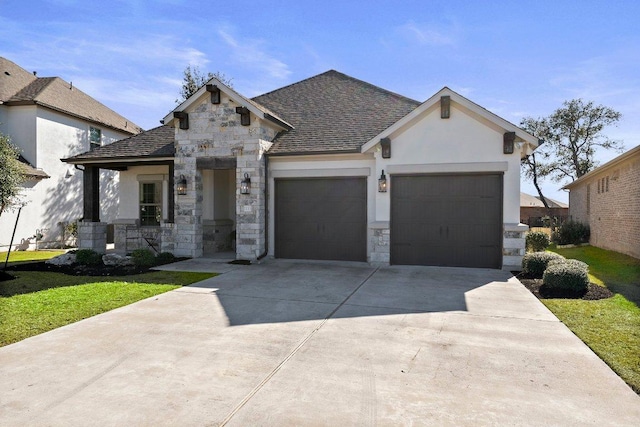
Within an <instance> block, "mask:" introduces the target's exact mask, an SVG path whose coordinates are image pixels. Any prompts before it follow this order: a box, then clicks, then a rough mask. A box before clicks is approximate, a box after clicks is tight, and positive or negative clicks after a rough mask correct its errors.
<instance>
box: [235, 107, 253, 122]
mask: <svg viewBox="0 0 640 427" xmlns="http://www.w3.org/2000/svg"><path fill="white" fill-rule="evenodd" d="M236 113H238V114H240V124H241V125H242V126H249V125H250V124H251V115H250V114H249V109H248V108H247V107H236Z"/></svg>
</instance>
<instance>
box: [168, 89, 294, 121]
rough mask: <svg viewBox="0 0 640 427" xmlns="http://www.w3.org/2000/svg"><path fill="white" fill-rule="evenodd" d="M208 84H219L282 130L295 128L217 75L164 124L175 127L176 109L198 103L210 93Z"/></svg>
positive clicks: (239, 101)
mask: <svg viewBox="0 0 640 427" xmlns="http://www.w3.org/2000/svg"><path fill="white" fill-rule="evenodd" d="M208 84H213V85H216V86H218V88H219V89H220V91H221V92H223V93H224V94H225V95H227V96H228V97H229V98H230V99H231V100H232V101H233V102H235V103H236V104H238V106H239V107H247V109H248V110H249V111H250V112H252V113H253V114H254V115H255V116H256V117H258V118H260V119H262V120H268V121H269V122H271V123H274V124H275V125H276V126H278V127H279V128H281V129H282V130H291V129H293V125H291V124H290V123H287V122H286V121H285V120H283V119H281V118H280V117H278V116H276V115H275V114H274V113H271V112H270V111H269V110H267V109H266V108H264V109H263V108H260V107H259V106H258V104H256V103H255V102H254V101H251V100H249V99H248V98H245V97H244V96H242V95H240V94H239V93H238V92H236V91H235V90H233V89H231V88H230V87H229V86H227V85H225V84H224V83H222V82H221V81H220V80H218V79H216V78H215V77H214V78H212V79H211V80H209V81H208V82H207V83H206V84H204V85H202V87H201V88H200V89H198V91H197V92H196V93H194V94H193V95H191V96H190V97H189V98H187V99H185V100H184V101H183V102H182V103H181V104H180V105H178V106H177V107H176V108H174V109H173V110H171V112H170V113H169V114H167V115H166V116H165V118H164V120H163V122H164V124H166V125H168V126H172V127H173V126H174V122H175V120H177V119H176V118H174V117H173V113H174V111H185V110H188V109H189V107H191V106H192V105H194V104H197V102H198V100H199V99H200V97H201V96H203V95H206V94H207V93H208V92H207V85H208Z"/></svg>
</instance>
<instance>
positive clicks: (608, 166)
mask: <svg viewBox="0 0 640 427" xmlns="http://www.w3.org/2000/svg"><path fill="white" fill-rule="evenodd" d="M633 156H640V145H638V146H637V147H635V148H632V149H631V150H629V151H627V152H626V153H622V154H620V155H619V156H618V157H616V158H615V159H613V160H610V161H608V162H607V163H605V164H604V165H602V166H598V167H597V168H595V169H594V170H592V171H591V172H589V173H586V174H584V175H582V176H581V177H580V178H578V179H576V180H575V181H573V182H572V183H570V184H567V185H565V186H564V187H562V189H563V190H564V189H569V190H570V189H571V188H573V187H575V186H576V185H578V184H581V183H583V182H585V181H587V180H589V179H590V178H592V177H593V176H594V175H597V174H599V173H600V172H605V171H606V170H607V169H611V168H612V167H614V166H616V165H617V164H619V163H621V162H624V161H625V160H627V159H629V158H631V157H633Z"/></svg>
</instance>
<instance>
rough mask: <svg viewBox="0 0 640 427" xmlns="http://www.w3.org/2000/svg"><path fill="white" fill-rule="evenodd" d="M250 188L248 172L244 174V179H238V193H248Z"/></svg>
mask: <svg viewBox="0 0 640 427" xmlns="http://www.w3.org/2000/svg"><path fill="white" fill-rule="evenodd" d="M250 189H251V178H249V174H248V173H245V174H244V179H243V180H242V181H240V194H249V190H250Z"/></svg>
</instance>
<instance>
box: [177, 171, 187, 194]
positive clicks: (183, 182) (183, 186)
mask: <svg viewBox="0 0 640 427" xmlns="http://www.w3.org/2000/svg"><path fill="white" fill-rule="evenodd" d="M176 191H177V192H178V195H179V196H186V195H187V178H185V177H184V175H180V180H178V183H177V184H176Z"/></svg>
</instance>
